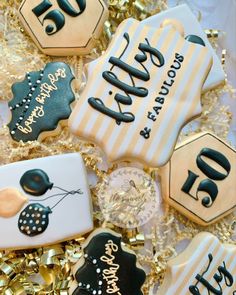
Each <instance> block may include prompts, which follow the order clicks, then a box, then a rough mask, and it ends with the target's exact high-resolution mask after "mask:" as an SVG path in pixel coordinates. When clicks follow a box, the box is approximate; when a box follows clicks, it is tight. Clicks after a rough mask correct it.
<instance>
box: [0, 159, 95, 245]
mask: <svg viewBox="0 0 236 295" xmlns="http://www.w3.org/2000/svg"><path fill="white" fill-rule="evenodd" d="M92 228H93V221H92V208H91V204H90V191H89V187H88V183H87V175H86V170H85V167H84V164H83V160H82V158H81V156H80V155H79V154H77V153H75V154H65V155H58V156H51V157H46V158H41V159H34V160H28V161H22V162H17V163H13V164H9V165H5V166H2V167H0V236H1V237H4V238H3V239H1V240H0V249H9V248H10V249H11V248H14V249H20V248H33V247H38V246H42V245H47V244H53V243H57V242H59V241H63V240H67V239H70V238H75V237H78V236H79V235H81V234H84V233H86V232H88V231H90V230H91V229H92Z"/></svg>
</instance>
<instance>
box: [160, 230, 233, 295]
mask: <svg viewBox="0 0 236 295" xmlns="http://www.w3.org/2000/svg"><path fill="white" fill-rule="evenodd" d="M235 257H236V247H235V246H233V245H229V244H227V245H223V244H221V243H220V241H219V240H218V239H217V238H216V237H215V236H214V235H212V234H209V233H206V232H202V233H200V234H198V235H197V236H196V237H195V238H194V239H193V240H192V242H191V243H190V245H189V246H188V248H187V249H186V250H185V251H184V252H183V253H181V254H180V255H179V256H178V257H176V258H174V259H172V260H171V261H169V262H168V267H167V273H166V277H165V279H164V283H163V285H162V286H161V288H160V290H159V291H158V292H157V295H171V294H175V295H187V294H188V295H191V294H193V295H210V294H212V295H213V294H214V295H235V294H236V259H235Z"/></svg>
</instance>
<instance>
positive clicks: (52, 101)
mask: <svg viewBox="0 0 236 295" xmlns="http://www.w3.org/2000/svg"><path fill="white" fill-rule="evenodd" d="M73 79H74V76H73V74H72V72H71V69H70V67H69V66H68V65H67V64H65V63H63V62H52V63H48V64H47V65H46V66H45V68H44V69H43V70H41V71H38V72H30V73H27V74H26V76H25V79H24V80H23V81H22V82H19V83H15V84H13V86H12V92H13V99H12V100H11V101H10V102H9V108H10V111H11V113H12V116H11V120H10V122H9V124H8V127H9V130H10V134H11V136H12V138H13V139H14V140H16V141H21V140H22V141H24V142H27V141H33V140H42V139H44V138H45V137H47V136H50V135H56V134H57V133H58V132H59V131H60V128H59V126H58V123H59V122H60V121H61V123H62V125H65V124H67V119H68V117H69V116H70V114H71V106H70V105H71V103H73V102H74V100H75V95H74V93H73V91H72V87H71V82H72V80H73Z"/></svg>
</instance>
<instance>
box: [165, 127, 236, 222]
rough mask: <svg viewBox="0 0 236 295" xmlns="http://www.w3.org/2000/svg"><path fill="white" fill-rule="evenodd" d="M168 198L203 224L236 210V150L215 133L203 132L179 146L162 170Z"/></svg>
mask: <svg viewBox="0 0 236 295" xmlns="http://www.w3.org/2000/svg"><path fill="white" fill-rule="evenodd" d="M161 179H162V181H161V183H162V193H163V197H164V199H165V200H166V201H167V202H168V203H169V204H170V205H171V206H173V207H174V208H176V209H177V210H179V211H180V212H181V213H183V214H184V215H186V216H187V217H189V218H190V219H192V220H193V221H195V222H197V223H199V224H201V225H209V224H211V223H213V222H215V221H217V220H219V219H220V218H222V217H223V216H225V215H227V214H229V213H230V212H232V211H233V210H234V209H235V208H236V199H235V195H236V186H235V179H236V151H235V150H234V149H233V148H232V147H230V146H229V145H228V144H227V143H226V142H224V141H223V140H221V139H220V138H218V137H217V136H215V135H214V134H211V133H200V134H198V135H196V136H193V137H191V138H190V139H189V140H187V141H185V142H183V143H181V144H180V145H179V146H177V147H176V149H175V151H174V153H173V156H172V158H171V159H170V161H169V163H168V164H167V165H166V166H165V167H163V168H162V169H161Z"/></svg>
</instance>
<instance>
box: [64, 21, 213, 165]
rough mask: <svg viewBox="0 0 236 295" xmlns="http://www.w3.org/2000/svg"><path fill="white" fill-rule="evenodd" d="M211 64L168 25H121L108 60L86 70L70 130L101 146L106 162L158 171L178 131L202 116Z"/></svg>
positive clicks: (205, 51) (203, 49) (198, 47)
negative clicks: (134, 162)
mask: <svg viewBox="0 0 236 295" xmlns="http://www.w3.org/2000/svg"><path fill="white" fill-rule="evenodd" d="M199 39H200V38H199ZM211 64H212V55H211V53H210V51H209V50H208V49H207V48H206V47H205V46H202V45H200V44H195V43H191V42H189V41H186V40H185V39H184V38H183V37H182V36H181V35H180V34H179V32H178V31H177V30H175V29H174V28H172V26H167V27H164V28H163V29H156V28H152V27H149V26H146V25H145V24H143V23H142V22H138V21H137V20H134V19H128V20H125V21H124V22H123V23H122V24H121V25H120V26H119V28H118V29H117V31H116V34H115V36H114V37H113V39H112V42H111V44H110V46H109V48H108V50H107V51H106V52H105V54H104V55H102V56H101V57H100V58H98V59H97V60H95V61H93V62H91V63H89V64H88V65H87V77H88V82H87V85H86V88H85V90H84V91H83V93H82V95H81V98H80V99H79V101H78V103H77V105H76V108H75V109H74V111H73V113H72V115H71V117H70V120H69V126H70V128H71V131H72V132H73V133H75V134H76V135H78V136H80V137H83V138H86V139H88V140H90V141H93V142H95V143H98V144H99V145H100V146H101V147H102V148H103V149H104V150H105V152H106V154H107V156H108V158H109V160H110V161H113V162H114V161H120V160H127V159H128V160H130V159H135V160H139V161H141V162H143V163H145V164H147V165H149V166H151V167H158V166H162V165H164V164H165V163H167V161H168V160H169V158H170V156H171V154H172V152H173V149H174V146H175V143H176V140H177V137H178V134H179V132H180V130H181V128H182V126H183V125H185V124H186V122H188V121H189V120H191V119H192V118H194V117H196V116H198V115H199V114H200V113H201V103H200V93H201V89H202V85H203V83H204V81H205V79H206V77H207V75H208V72H209V70H210V68H211Z"/></svg>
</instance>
